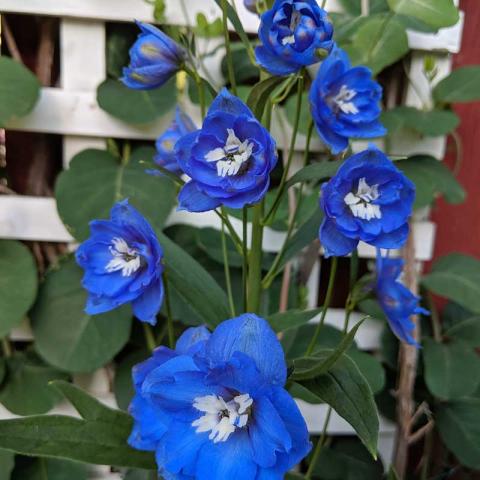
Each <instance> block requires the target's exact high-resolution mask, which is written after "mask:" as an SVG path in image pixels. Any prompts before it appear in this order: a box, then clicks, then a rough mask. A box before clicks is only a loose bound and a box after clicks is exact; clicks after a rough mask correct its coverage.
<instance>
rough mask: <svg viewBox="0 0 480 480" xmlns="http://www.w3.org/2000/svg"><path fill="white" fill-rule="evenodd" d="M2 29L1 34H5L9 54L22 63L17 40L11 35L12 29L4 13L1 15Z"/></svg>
mask: <svg viewBox="0 0 480 480" xmlns="http://www.w3.org/2000/svg"><path fill="white" fill-rule="evenodd" d="M2 31H3V35H4V36H5V42H6V44H7V47H8V50H9V51H10V55H11V56H12V58H13V59H15V60H16V61H17V62H20V63H23V59H22V54H21V53H20V50H19V48H18V45H17V41H16V40H15V37H14V36H13V33H12V30H11V29H10V25H9V24H8V21H7V17H6V16H5V15H2Z"/></svg>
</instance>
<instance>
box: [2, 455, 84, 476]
mask: <svg viewBox="0 0 480 480" xmlns="http://www.w3.org/2000/svg"><path fill="white" fill-rule="evenodd" d="M16 463H17V465H16V466H15V470H14V471H13V475H12V478H11V480H26V479H28V480H67V479H68V480H87V479H88V477H89V475H88V466H87V465H85V464H82V463H77V462H70V461H67V460H57V459H53V458H48V459H47V458H29V457H20V459H19V460H17V462H16ZM0 475H1V474H0ZM0 478H1V476H0Z"/></svg>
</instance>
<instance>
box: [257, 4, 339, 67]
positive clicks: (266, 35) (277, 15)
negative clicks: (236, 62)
mask: <svg viewBox="0 0 480 480" xmlns="http://www.w3.org/2000/svg"><path fill="white" fill-rule="evenodd" d="M258 36H259V37H260V41H261V42H262V45H260V46H258V47H257V48H256V49H255V56H256V59H257V62H258V64H259V65H260V66H261V67H262V68H264V69H265V70H267V71H268V72H270V73H271V74H272V75H279V76H284V75H290V74H291V73H295V72H298V71H299V70H300V69H301V68H303V67H306V66H308V65H313V64H314V63H318V62H320V61H321V60H322V59H323V58H325V57H326V56H327V55H328V54H329V53H330V51H331V50H332V47H333V40H332V36H333V26H332V23H331V22H330V20H329V19H328V17H327V12H325V10H323V9H322V8H320V7H319V6H318V3H317V1H316V0H276V1H275V4H274V5H273V7H272V8H271V9H270V10H268V11H267V12H265V13H264V14H263V15H262V17H261V23H260V29H259V31H258Z"/></svg>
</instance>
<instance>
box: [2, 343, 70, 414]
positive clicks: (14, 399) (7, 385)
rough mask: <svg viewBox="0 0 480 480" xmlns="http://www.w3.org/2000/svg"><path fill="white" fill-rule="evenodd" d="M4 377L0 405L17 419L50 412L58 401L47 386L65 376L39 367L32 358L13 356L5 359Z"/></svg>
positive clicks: (36, 360)
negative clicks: (22, 416)
mask: <svg viewBox="0 0 480 480" xmlns="http://www.w3.org/2000/svg"><path fill="white" fill-rule="evenodd" d="M6 366H7V373H6V375H7V376H6V378H5V380H4V382H3V384H2V388H1V390H0V402H1V403H2V404H3V405H4V406H5V407H6V408H7V409H8V410H10V411H11V412H12V413H14V414H16V415H37V414H40V413H46V412H48V411H49V410H51V409H52V408H53V407H54V405H55V403H56V402H57V400H58V395H56V394H55V392H53V391H52V389H51V388H50V387H49V386H48V383H49V382H50V381H51V380H54V379H60V378H66V377H67V376H66V374H65V373H62V372H59V371H58V370H56V369H54V368H52V367H49V366H47V365H44V364H42V363H41V362H40V361H39V360H38V359H36V358H34V357H33V356H32V355H29V356H27V355H25V354H24V353H15V354H14V355H13V356H12V357H10V358H7V359H6Z"/></svg>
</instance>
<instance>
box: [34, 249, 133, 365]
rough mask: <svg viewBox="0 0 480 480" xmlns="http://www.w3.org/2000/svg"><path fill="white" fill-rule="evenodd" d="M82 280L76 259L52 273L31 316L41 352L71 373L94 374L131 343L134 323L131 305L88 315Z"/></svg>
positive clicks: (36, 345) (47, 277) (41, 290)
mask: <svg viewBox="0 0 480 480" xmlns="http://www.w3.org/2000/svg"><path fill="white" fill-rule="evenodd" d="M81 280H82V270H81V269H80V267H78V266H77V265H76V263H75V259H74V258H69V259H68V260H66V261H65V262H63V263H62V264H61V265H60V267H59V269H57V270H52V271H50V272H49V273H48V274H47V276H46V278H45V282H44V283H43V285H42V287H41V289H40V295H39V297H38V300H37V303H36V304H35V306H34V308H33V310H32V315H31V319H32V327H33V332H34V335H35V348H36V350H37V352H38V353H39V354H40V356H41V357H42V358H44V359H45V360H46V361H47V362H48V363H50V364H51V365H53V366H55V367H57V368H59V369H60V370H65V371H68V372H90V371H92V370H95V369H96V368H99V367H101V366H103V365H105V364H106V363H107V362H108V361H110V360H111V359H112V358H113V357H114V356H115V355H116V354H117V353H118V352H119V351H120V350H121V349H122V348H123V346H124V345H125V344H126V343H127V341H128V339H129V337H130V328H131V323H132V316H131V313H130V308H129V307H128V306H124V307H121V308H119V309H117V310H115V311H112V312H108V313H104V314H101V315H95V316H90V315H87V314H86V313H85V312H84V308H85V304H86V300H87V293H86V291H85V290H84V289H83V288H82V286H81Z"/></svg>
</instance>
